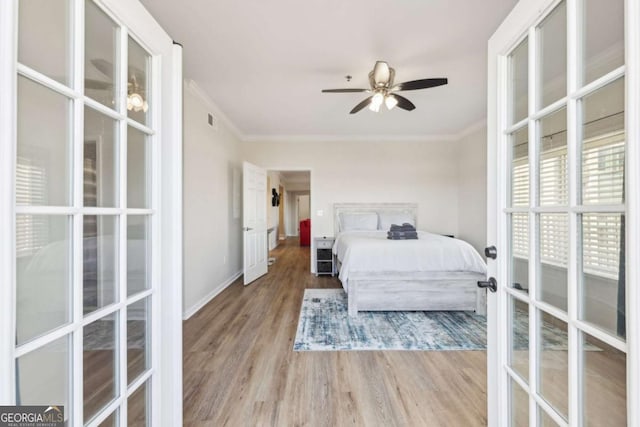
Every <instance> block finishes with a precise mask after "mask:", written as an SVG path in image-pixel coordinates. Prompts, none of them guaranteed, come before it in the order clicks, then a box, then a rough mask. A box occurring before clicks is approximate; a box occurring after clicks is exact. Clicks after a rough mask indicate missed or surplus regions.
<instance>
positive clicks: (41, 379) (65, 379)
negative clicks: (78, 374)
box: [16, 335, 72, 419]
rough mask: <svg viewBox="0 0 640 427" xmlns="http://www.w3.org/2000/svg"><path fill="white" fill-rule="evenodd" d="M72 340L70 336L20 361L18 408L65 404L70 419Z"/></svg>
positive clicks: (17, 379)
mask: <svg viewBox="0 0 640 427" xmlns="http://www.w3.org/2000/svg"><path fill="white" fill-rule="evenodd" d="M70 341H71V340H70V336H69V335H66V336H64V337H62V338H60V339H57V340H55V341H53V342H52V343H49V344H47V345H45V346H43V347H40V348H38V349H37V350H34V351H32V352H30V353H27V354H25V355H24V356H22V357H20V358H19V359H18V360H17V362H16V403H17V404H18V405H47V406H49V405H63V406H64V412H65V418H66V419H68V418H69V416H70V414H71V412H72V408H71V405H70V394H71V390H70V388H69V387H70V381H69V378H70V377H71V374H70V369H71V352H70Z"/></svg>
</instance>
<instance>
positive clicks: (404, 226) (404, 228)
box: [389, 222, 416, 232]
mask: <svg viewBox="0 0 640 427" xmlns="http://www.w3.org/2000/svg"><path fill="white" fill-rule="evenodd" d="M389 231H390V232H393V231H405V232H406V231H416V228H415V227H414V226H413V225H411V224H409V223H408V222H405V223H404V224H402V225H397V224H391V228H390V229H389Z"/></svg>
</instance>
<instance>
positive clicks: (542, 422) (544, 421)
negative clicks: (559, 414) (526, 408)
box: [538, 406, 558, 427]
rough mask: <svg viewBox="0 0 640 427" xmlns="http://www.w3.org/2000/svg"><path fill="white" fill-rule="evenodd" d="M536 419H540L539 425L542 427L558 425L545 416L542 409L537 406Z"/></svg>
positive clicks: (547, 415)
mask: <svg viewBox="0 0 640 427" xmlns="http://www.w3.org/2000/svg"><path fill="white" fill-rule="evenodd" d="M538 418H539V419H540V425H541V426H542V427H557V426H558V423H556V422H555V421H553V418H551V417H550V416H549V414H547V413H546V412H545V411H544V409H542V408H541V407H539V406H538Z"/></svg>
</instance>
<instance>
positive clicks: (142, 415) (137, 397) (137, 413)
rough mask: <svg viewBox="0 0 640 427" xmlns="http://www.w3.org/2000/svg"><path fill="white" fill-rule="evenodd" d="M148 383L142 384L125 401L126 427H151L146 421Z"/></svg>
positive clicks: (148, 421)
mask: <svg viewBox="0 0 640 427" xmlns="http://www.w3.org/2000/svg"><path fill="white" fill-rule="evenodd" d="M150 391H151V390H150V389H149V381H147V382H145V383H144V384H142V385H141V386H140V387H139V388H138V389H137V390H136V391H134V392H133V393H132V394H131V396H129V399H128V400H127V408H128V410H129V412H128V413H127V425H128V426H129V427H145V426H147V425H151V423H150V420H147V413H149V408H148V406H149V405H150V404H149V392H150Z"/></svg>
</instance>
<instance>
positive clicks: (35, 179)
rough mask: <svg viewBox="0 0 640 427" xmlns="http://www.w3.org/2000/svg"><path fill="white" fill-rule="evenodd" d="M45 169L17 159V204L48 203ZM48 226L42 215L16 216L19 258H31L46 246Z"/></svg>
mask: <svg viewBox="0 0 640 427" xmlns="http://www.w3.org/2000/svg"><path fill="white" fill-rule="evenodd" d="M46 183H47V177H46V170H45V169H44V168H43V167H41V166H39V165H37V164H35V163H34V162H33V159H32V158H25V157H20V156H19V157H18V162H17V164H16V204H17V205H18V206H42V205H45V204H46ZM47 228H48V225H47V221H46V218H45V217H44V216H42V215H17V216H16V255H17V256H18V257H23V256H31V255H33V254H35V252H37V251H38V250H39V249H41V248H42V247H44V246H45V245H46V244H47V232H48V230H47Z"/></svg>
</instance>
